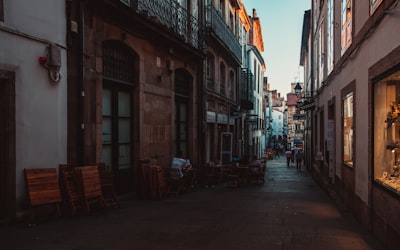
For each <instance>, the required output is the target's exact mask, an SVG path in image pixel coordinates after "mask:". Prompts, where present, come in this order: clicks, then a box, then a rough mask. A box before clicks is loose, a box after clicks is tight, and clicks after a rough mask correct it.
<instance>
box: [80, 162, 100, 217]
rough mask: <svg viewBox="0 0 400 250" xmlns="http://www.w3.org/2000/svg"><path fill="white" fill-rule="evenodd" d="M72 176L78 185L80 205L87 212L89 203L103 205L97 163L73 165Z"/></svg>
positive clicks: (88, 212) (88, 211)
mask: <svg viewBox="0 0 400 250" xmlns="http://www.w3.org/2000/svg"><path fill="white" fill-rule="evenodd" d="M74 177H75V178H76V180H77V182H78V185H79V190H80V193H81V202H82V207H83V209H84V211H85V212H86V213H87V214H90V205H92V204H98V205H99V206H100V207H103V206H104V205H105V203H104V198H103V193H102V192H101V184H100V176H99V169H98V167H97V165H92V166H83V167H75V168H74Z"/></svg>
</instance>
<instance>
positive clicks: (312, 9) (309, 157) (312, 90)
mask: <svg viewBox="0 0 400 250" xmlns="http://www.w3.org/2000/svg"><path fill="white" fill-rule="evenodd" d="M310 22H311V25H310V28H311V32H310V36H311V39H310V41H311V42H310V43H311V44H310V54H311V55H310V57H311V58H310V81H311V88H310V89H311V93H315V92H314V91H315V89H314V63H315V62H314V37H315V36H314V4H313V3H312V4H311V17H310ZM314 101H315V99H314ZM310 112H311V118H310V122H311V124H310V125H311V136H310V139H311V141H310V151H311V152H309V153H308V159H307V161H308V166H309V169H310V171H311V176H312V175H313V169H314V167H313V164H314V161H313V157H312V155H313V152H314V143H313V142H314V136H316V135H315V133H312V131H314V130H315V129H316V128H314V110H311V111H310Z"/></svg>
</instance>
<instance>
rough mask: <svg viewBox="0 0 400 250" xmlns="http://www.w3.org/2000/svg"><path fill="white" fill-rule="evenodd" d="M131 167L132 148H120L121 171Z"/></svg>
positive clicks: (127, 146)
mask: <svg viewBox="0 0 400 250" xmlns="http://www.w3.org/2000/svg"><path fill="white" fill-rule="evenodd" d="M130 167H131V146H130V145H129V144H128V145H120V146H119V169H127V168H130Z"/></svg>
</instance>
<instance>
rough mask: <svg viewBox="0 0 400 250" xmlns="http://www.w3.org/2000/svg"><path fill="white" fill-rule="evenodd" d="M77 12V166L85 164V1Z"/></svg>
mask: <svg viewBox="0 0 400 250" xmlns="http://www.w3.org/2000/svg"><path fill="white" fill-rule="evenodd" d="M77 8H78V13H79V24H78V31H79V33H78V41H79V45H78V55H77V61H78V63H77V72H78V83H77V84H78V87H77V90H78V93H77V95H78V98H77V101H78V110H77V115H78V119H77V121H78V122H77V124H76V126H77V131H78V132H77V151H76V154H77V163H78V166H82V165H84V164H85V138H84V136H85V133H84V129H85V123H84V100H83V99H84V96H85V92H84V88H83V85H84V81H85V64H84V63H85V58H84V51H85V1H79V4H78V5H77Z"/></svg>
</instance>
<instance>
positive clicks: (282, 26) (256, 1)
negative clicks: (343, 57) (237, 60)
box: [242, 0, 311, 98]
mask: <svg viewBox="0 0 400 250" xmlns="http://www.w3.org/2000/svg"><path fill="white" fill-rule="evenodd" d="M242 2H243V4H244V6H245V8H246V11H247V14H248V15H250V16H251V15H252V13H253V9H256V12H257V16H258V17H259V18H260V21H261V29H262V35H263V41H264V52H263V53H262V56H263V58H264V62H265V65H266V67H267V70H266V76H267V77H268V82H269V83H270V84H271V89H277V90H278V91H279V92H280V93H281V96H282V95H283V96H284V97H285V98H286V94H287V93H288V92H290V83H292V82H295V81H300V82H303V68H302V67H301V66H300V45H301V34H302V28H303V16H304V12H305V11H306V10H309V9H310V8H311V0H242Z"/></svg>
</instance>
